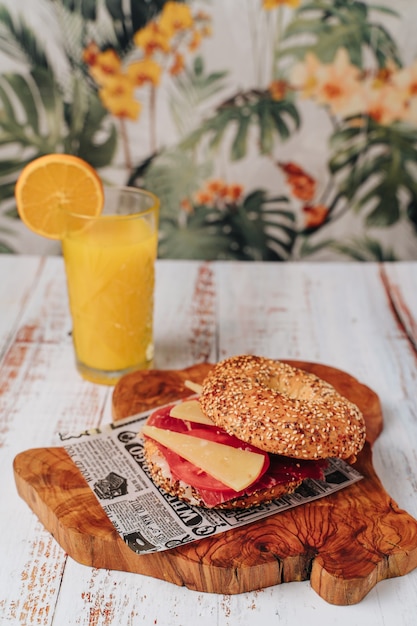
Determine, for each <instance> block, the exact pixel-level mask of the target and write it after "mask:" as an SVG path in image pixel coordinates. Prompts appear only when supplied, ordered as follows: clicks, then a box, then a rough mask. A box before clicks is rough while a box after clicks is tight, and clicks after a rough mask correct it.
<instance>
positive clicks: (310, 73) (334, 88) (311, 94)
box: [291, 48, 364, 117]
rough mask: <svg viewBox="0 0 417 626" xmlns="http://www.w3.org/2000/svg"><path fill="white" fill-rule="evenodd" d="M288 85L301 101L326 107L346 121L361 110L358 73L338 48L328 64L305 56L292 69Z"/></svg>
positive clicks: (359, 77)
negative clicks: (299, 96) (307, 99)
mask: <svg viewBox="0 0 417 626" xmlns="http://www.w3.org/2000/svg"><path fill="white" fill-rule="evenodd" d="M291 83H292V85H293V87H294V88H296V89H299V90H300V91H301V94H302V95H303V96H304V97H305V98H313V99H315V100H317V102H319V103H320V104H324V105H327V106H328V107H329V109H330V110H331V111H332V112H333V113H335V114H338V115H341V116H344V117H347V116H350V115H355V114H357V113H360V112H361V111H363V109H364V96H363V86H362V84H361V75H360V71H359V69H358V68H357V67H356V66H355V65H353V64H352V63H351V62H350V59H349V55H348V53H347V51H346V50H345V49H344V48H339V50H338V51H337V52H336V55H335V58H334V60H333V62H332V63H328V64H322V63H320V61H319V60H318V59H317V57H316V56H315V55H314V54H312V53H308V54H307V55H306V58H305V61H304V63H299V64H298V65H296V66H295V68H294V70H293V72H292V75H291Z"/></svg>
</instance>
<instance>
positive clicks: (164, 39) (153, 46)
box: [133, 22, 170, 56]
mask: <svg viewBox="0 0 417 626" xmlns="http://www.w3.org/2000/svg"><path fill="white" fill-rule="evenodd" d="M169 37H170V34H169V32H167V31H166V30H164V29H163V28H161V26H160V25H159V24H157V23H156V22H150V23H149V24H147V25H146V26H145V27H144V28H141V30H138V32H137V33H135V35H134V36H133V41H134V42H135V44H136V45H137V47H138V48H143V51H144V53H145V55H146V56H152V55H153V54H154V53H155V52H156V51H158V50H159V51H161V52H165V53H168V52H169V51H170V44H169Z"/></svg>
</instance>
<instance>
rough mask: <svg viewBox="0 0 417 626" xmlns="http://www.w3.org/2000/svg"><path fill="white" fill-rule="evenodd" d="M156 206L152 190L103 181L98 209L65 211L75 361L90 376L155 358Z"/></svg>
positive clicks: (113, 377)
mask: <svg viewBox="0 0 417 626" xmlns="http://www.w3.org/2000/svg"><path fill="white" fill-rule="evenodd" d="M81 212H82V211H81ZM158 213H159V200H158V198H157V197H156V196H155V195H153V194H152V193H150V192H148V191H145V190H143V189H137V188H133V187H107V188H105V203H104V208H103V211H102V213H101V214H100V215H99V216H97V217H89V216H83V215H78V214H77V215H75V214H69V215H68V218H67V224H66V228H65V232H64V235H63V237H62V251H63V256H64V262H65V271H66V276H67V285H68V295H69V304H70V311H71V317H72V324H73V330H72V337H73V343H74V348H75V355H76V363H77V369H78V371H79V372H80V374H81V375H82V376H83V377H84V378H86V379H87V380H90V381H93V382H97V383H102V384H108V385H114V384H115V383H116V382H117V380H119V378H120V377H121V376H123V375H124V374H126V373H127V372H130V371H132V370H135V369H145V368H149V367H150V366H151V365H152V362H153V352H154V345H153V300H154V283H155V259H156V255H157V240H158Z"/></svg>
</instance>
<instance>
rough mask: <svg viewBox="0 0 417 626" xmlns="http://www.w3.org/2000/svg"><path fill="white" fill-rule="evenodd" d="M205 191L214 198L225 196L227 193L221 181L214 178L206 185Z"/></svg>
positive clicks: (224, 184)
mask: <svg viewBox="0 0 417 626" xmlns="http://www.w3.org/2000/svg"><path fill="white" fill-rule="evenodd" d="M206 187H207V189H208V190H209V191H210V192H211V193H212V194H214V195H216V196H221V197H223V196H225V195H226V193H227V185H226V183H225V182H224V181H223V180H220V179H218V178H214V179H212V180H208V181H207V183H206Z"/></svg>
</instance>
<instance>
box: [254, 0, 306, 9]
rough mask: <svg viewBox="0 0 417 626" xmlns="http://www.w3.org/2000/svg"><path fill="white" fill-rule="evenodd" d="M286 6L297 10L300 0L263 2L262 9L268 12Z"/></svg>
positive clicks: (266, 0)
mask: <svg viewBox="0 0 417 626" xmlns="http://www.w3.org/2000/svg"><path fill="white" fill-rule="evenodd" d="M284 4H286V5H288V6H289V7H292V8H293V9H295V8H296V7H298V6H299V4H300V0H263V2H262V7H263V8H264V9H266V10H267V11H272V10H273V9H276V8H277V7H280V6H282V5H284Z"/></svg>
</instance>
